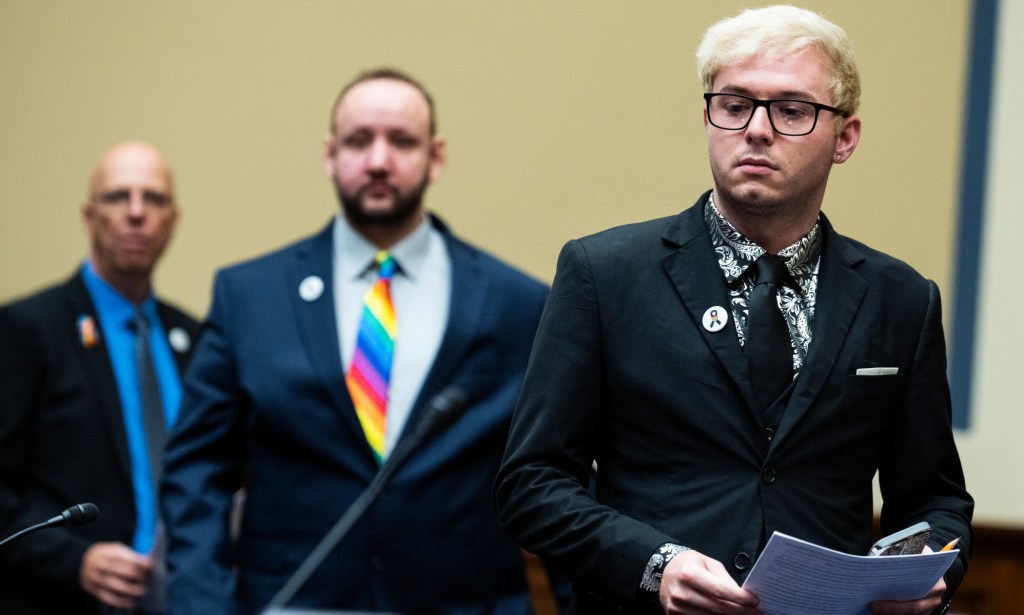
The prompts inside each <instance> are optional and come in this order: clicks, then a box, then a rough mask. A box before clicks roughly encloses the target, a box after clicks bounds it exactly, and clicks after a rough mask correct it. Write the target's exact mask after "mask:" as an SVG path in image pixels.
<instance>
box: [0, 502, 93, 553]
mask: <svg viewBox="0 0 1024 615" xmlns="http://www.w3.org/2000/svg"><path fill="white" fill-rule="evenodd" d="M99 516H100V509H99V508H98V507H97V506H96V505H95V504H89V503H85V504H75V505H74V506H72V507H70V508H67V509H65V510H64V512H62V513H60V514H59V515H57V516H56V517H52V518H50V519H48V520H46V521H44V522H42V523H37V524H35V525H33V526H31V527H27V528H25V529H23V530H21V531H19V532H16V533H14V534H11V535H10V536H8V537H7V538H4V539H3V540H2V541H0V547H2V546H4V545H5V544H7V543H8V542H10V541H12V540H14V539H15V538H18V537H19V536H24V535H25V534H30V533H32V532H35V531H37V530H44V529H46V528H48V527H60V526H65V527H78V526H81V525H85V524H87V523H92V522H93V521H95V520H96V519H98V518H99Z"/></svg>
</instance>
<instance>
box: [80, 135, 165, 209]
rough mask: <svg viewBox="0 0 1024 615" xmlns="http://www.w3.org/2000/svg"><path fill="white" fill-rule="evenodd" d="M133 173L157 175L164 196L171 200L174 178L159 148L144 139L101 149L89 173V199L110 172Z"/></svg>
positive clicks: (95, 193)
mask: <svg viewBox="0 0 1024 615" xmlns="http://www.w3.org/2000/svg"><path fill="white" fill-rule="evenodd" d="M127 173H137V174H139V175H142V174H151V175H152V176H153V177H154V178H155V177H159V179H160V181H161V182H162V183H163V184H164V186H165V190H166V194H167V196H169V197H171V200H173V199H174V178H173V176H172V174H171V169H170V167H168V166H167V161H166V160H164V155H163V154H162V153H160V150H158V149H156V148H155V147H153V146H152V145H150V144H149V143H146V142H145V141H125V142H124V143H118V144H117V145H115V146H113V147H111V148H110V149H108V150H107V151H105V152H103V155H102V156H101V157H100V161H99V163H97V164H96V168H95V169H93V172H92V181H91V183H90V185H89V194H90V198H96V196H97V194H98V193H99V192H100V191H102V190H103V186H104V185H105V184H106V183H107V182H108V181H109V179H110V177H111V176H112V175H117V174H127Z"/></svg>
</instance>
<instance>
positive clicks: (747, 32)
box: [697, 5, 860, 129]
mask: <svg viewBox="0 0 1024 615" xmlns="http://www.w3.org/2000/svg"><path fill="white" fill-rule="evenodd" d="M808 48H813V49H816V50H818V51H819V52H821V53H822V54H823V55H824V57H825V59H826V61H827V69H828V70H829V71H830V73H831V74H830V75H829V91H830V92H831V94H832V101H831V104H832V106H834V107H837V108H839V109H841V110H842V111H843V112H844V113H845V114H847V115H852V114H853V113H856V112H857V107H858V106H859V105H860V74H859V73H858V72H857V64H856V63H855V62H854V59H853V49H852V48H851V46H850V42H849V40H848V39H847V37H846V32H844V31H843V29H842V28H840V27H839V26H837V25H836V24H834V23H832V22H831V21H829V20H827V19H825V18H824V17H822V16H821V15H819V14H818V13H815V12H813V11H808V10H805V9H801V8H797V7H795V6H788V5H777V6H768V7H764V8H759V9H747V10H745V11H743V12H742V13H740V14H739V15H736V16H735V17H729V18H727V19H723V20H721V21H719V22H718V23H716V24H714V25H713V26H711V27H710V28H708V30H707V32H705V33H704V38H703V40H701V43H700V46H699V47H698V48H697V77H698V78H699V79H700V82H701V85H702V86H703V88H704V91H705V92H711V91H712V90H711V88H712V86H713V84H714V81H715V77H717V76H718V73H719V72H720V71H721V70H722V69H723V68H725V67H726V66H730V65H732V64H736V63H737V62H741V61H743V60H745V59H747V58H750V57H753V56H757V55H763V56H780V55H789V54H794V53H797V52H800V51H802V50H804V49H808ZM836 124H837V129H838V128H839V126H840V125H841V124H842V118H841V117H837V118H836Z"/></svg>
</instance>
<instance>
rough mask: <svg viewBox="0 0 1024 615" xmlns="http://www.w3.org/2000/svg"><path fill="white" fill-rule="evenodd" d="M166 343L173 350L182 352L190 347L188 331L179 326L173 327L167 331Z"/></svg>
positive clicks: (190, 341)
mask: <svg viewBox="0 0 1024 615" xmlns="http://www.w3.org/2000/svg"><path fill="white" fill-rule="evenodd" d="M167 343H168V344H170V345H171V348H173V349H174V352H177V353H178V354H184V353H186V352H188V350H189V348H191V347H192V338H191V337H189V335H188V331H186V330H184V329H182V328H181V327H174V328H173V329H171V330H170V331H168V332H167Z"/></svg>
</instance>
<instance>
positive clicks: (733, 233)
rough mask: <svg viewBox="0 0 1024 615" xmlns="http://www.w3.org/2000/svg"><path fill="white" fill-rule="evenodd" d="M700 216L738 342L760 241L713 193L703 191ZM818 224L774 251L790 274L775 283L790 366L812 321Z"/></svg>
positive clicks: (802, 350) (803, 350)
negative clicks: (734, 219)
mask: <svg viewBox="0 0 1024 615" xmlns="http://www.w3.org/2000/svg"><path fill="white" fill-rule="evenodd" d="M704 221H705V222H706V223H707V225H708V229H709V230H710V232H711V243H712V244H714V246H715V254H716V255H717V256H718V265H719V267H721V268H722V273H723V274H725V282H726V284H727V285H728V287H729V299H730V303H731V305H730V307H731V311H732V317H733V318H732V321H733V323H735V326H736V334H737V335H738V336H739V338H740V344H741V345H742V344H743V343H744V340H745V336H746V330H747V300H748V298H749V297H750V290H751V289H752V288H753V287H754V279H753V271H751V273H750V275H746V273H747V270H748V269H749V268H750V266H751V265H753V264H754V261H756V260H757V259H759V258H761V256H763V255H764V253H765V250H764V248H762V247H761V246H759V245H757V244H755V243H754V242H752V241H750V240H749V239H747V238H746V237H745V236H744V235H743V233H741V232H739V231H738V230H736V227H735V226H733V225H732V223H730V222H729V221H728V220H726V219H725V217H724V216H722V213H721V212H720V211H718V207H716V206H715V201H714V196H713V195H711V196H709V197H708V202H707V205H706V206H705V207H704ZM821 243H822V238H821V225H820V224H819V223H817V222H815V223H814V227H813V228H812V229H811V230H810V231H808V233H807V234H806V235H804V236H803V237H801V238H800V240H799V241H797V242H796V243H794V244H792V245H790V246H787V247H786V248H784V249H783V250H782V251H781V252H779V254H778V256H779V258H781V259H782V260H783V262H785V263H786V269H788V270H789V274H790V276H792V280H791V281H790V283H788V284H783V285H781V286H780V288H779V307H780V308H781V309H782V313H783V315H784V316H785V317H786V323H787V324H788V325H789V335H790V339H791V340H792V342H793V372H794V374H796V373H798V372H799V371H800V367H801V366H802V365H803V364H804V361H805V360H806V359H807V349H808V347H809V346H810V344H811V330H812V329H813V325H814V305H815V303H816V299H817V294H818V267H819V265H820V264H821Z"/></svg>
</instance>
